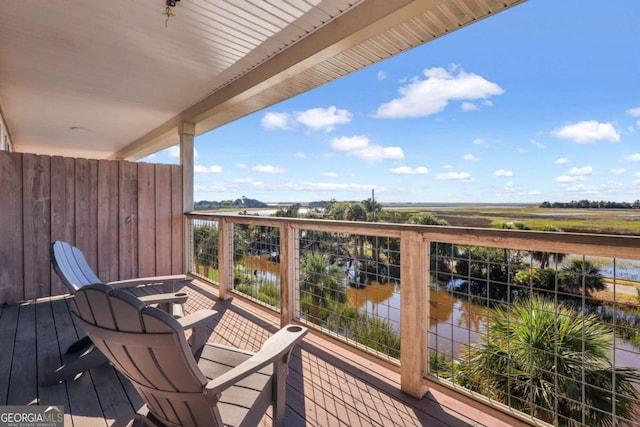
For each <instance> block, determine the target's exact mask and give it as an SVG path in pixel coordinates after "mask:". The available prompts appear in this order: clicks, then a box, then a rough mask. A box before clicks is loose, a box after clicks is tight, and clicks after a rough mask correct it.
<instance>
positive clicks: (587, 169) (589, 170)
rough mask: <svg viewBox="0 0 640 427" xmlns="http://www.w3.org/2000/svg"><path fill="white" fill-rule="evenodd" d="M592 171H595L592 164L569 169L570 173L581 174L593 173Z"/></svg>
mask: <svg viewBox="0 0 640 427" xmlns="http://www.w3.org/2000/svg"><path fill="white" fill-rule="evenodd" d="M592 173H593V168H592V167H591V166H585V167H582V168H572V169H571V170H570V171H569V175H580V176H586V175H591V174H592Z"/></svg>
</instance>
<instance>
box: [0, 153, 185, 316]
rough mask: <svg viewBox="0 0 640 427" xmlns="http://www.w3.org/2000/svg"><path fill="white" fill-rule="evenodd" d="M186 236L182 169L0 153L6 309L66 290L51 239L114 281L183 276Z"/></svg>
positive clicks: (1, 293)
mask: <svg viewBox="0 0 640 427" xmlns="http://www.w3.org/2000/svg"><path fill="white" fill-rule="evenodd" d="M182 236H183V214H182V170H181V166H179V165H160V164H150V163H132V162H126V161H112V160H89V159H73V158H65V157H59V156H53V157H51V156H42V155H35V154H26V153H10V152H7V151H0V304H6V303H15V302H19V301H25V300H30V299H33V298H39V297H45V296H51V295H60V294H64V293H67V290H66V288H65V287H64V285H63V284H62V282H61V281H60V279H58V277H57V276H56V274H55V272H54V271H53V270H52V269H51V260H50V255H49V247H50V245H51V242H52V241H55V240H65V241H67V242H69V243H71V244H73V245H75V246H78V247H79V248H80V249H81V250H82V251H83V252H84V255H85V257H86V258H87V261H88V262H89V264H90V265H91V267H92V268H93V269H94V271H95V272H96V274H97V275H98V277H100V278H101V279H102V280H104V281H111V280H123V279H129V278H133V277H141V276H156V275H166V274H180V273H183V272H184V266H183V258H184V257H183V254H182V251H183V247H182V244H183V237H182Z"/></svg>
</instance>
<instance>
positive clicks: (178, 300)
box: [138, 292, 189, 304]
mask: <svg viewBox="0 0 640 427" xmlns="http://www.w3.org/2000/svg"><path fill="white" fill-rule="evenodd" d="M187 298H189V296H188V295H187V294H186V293H185V292H173V293H168V294H152V295H144V296H141V297H138V299H139V300H140V301H142V302H143V303H145V304H164V303H173V304H184V303H185V302H187Z"/></svg>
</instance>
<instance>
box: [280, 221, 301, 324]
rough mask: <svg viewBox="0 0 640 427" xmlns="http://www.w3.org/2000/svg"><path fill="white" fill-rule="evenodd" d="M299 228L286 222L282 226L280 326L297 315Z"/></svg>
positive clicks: (289, 321)
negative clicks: (296, 289) (296, 291)
mask: <svg viewBox="0 0 640 427" xmlns="http://www.w3.org/2000/svg"><path fill="white" fill-rule="evenodd" d="M298 249H299V246H298V230H297V229H295V228H293V225H292V224H289V223H285V224H283V226H282V227H281V228H280V326H281V327H283V326H285V325H286V324H288V323H291V321H292V320H293V319H294V317H295V313H296V307H295V288H296V283H297V282H298V277H297V274H296V272H297V269H296V261H297V260H298V258H299V257H298V253H299V252H298Z"/></svg>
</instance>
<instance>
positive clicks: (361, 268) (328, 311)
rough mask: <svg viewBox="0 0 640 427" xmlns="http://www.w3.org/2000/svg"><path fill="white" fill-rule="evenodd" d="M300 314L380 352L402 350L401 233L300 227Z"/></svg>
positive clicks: (395, 354)
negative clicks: (386, 234)
mask: <svg viewBox="0 0 640 427" xmlns="http://www.w3.org/2000/svg"><path fill="white" fill-rule="evenodd" d="M298 246H299V248H300V259H299V263H298V265H297V273H296V274H297V276H298V278H299V280H298V283H299V286H298V289H296V291H295V295H296V305H297V307H298V308H299V319H300V320H302V321H304V322H307V323H308V324H309V325H311V326H313V327H317V328H319V329H321V330H323V331H324V332H327V333H330V334H332V335H334V336H337V337H340V338H342V339H345V340H346V341H348V342H350V343H351V344H353V345H354V346H356V347H360V348H362V349H364V350H366V351H370V352H373V353H375V354H378V355H379V356H381V357H385V358H390V359H398V358H399V354H400V242H399V239H394V238H387V237H380V236H366V235H358V234H348V233H337V232H324V231H315V230H305V229H302V230H300V232H299V242H298Z"/></svg>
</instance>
